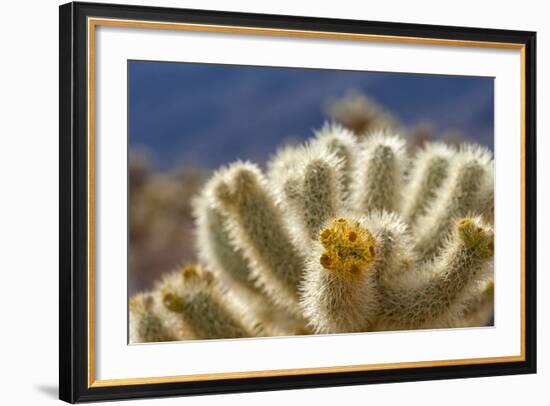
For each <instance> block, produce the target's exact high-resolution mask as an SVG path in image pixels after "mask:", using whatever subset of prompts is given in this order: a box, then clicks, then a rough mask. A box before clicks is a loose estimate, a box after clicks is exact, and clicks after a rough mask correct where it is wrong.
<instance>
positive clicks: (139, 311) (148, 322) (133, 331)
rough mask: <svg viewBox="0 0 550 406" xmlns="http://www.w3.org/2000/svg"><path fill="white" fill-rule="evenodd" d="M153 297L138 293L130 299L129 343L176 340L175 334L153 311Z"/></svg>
mask: <svg viewBox="0 0 550 406" xmlns="http://www.w3.org/2000/svg"><path fill="white" fill-rule="evenodd" d="M154 301H155V297H154V295H153V294H151V293H140V294H137V295H135V296H133V297H132V298H131V299H130V306H129V317H130V320H129V329H130V331H129V332H130V343H132V344H136V343H151V342H162V341H173V340H177V339H178V337H177V334H176V332H175V331H173V330H172V329H171V328H170V323H165V319H164V318H163V317H162V314H159V312H157V311H156V309H155V303H154Z"/></svg>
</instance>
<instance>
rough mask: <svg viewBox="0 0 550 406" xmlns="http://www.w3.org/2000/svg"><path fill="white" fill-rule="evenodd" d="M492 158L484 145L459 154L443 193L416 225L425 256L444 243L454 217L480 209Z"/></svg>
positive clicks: (421, 252) (464, 150)
mask: <svg viewBox="0 0 550 406" xmlns="http://www.w3.org/2000/svg"><path fill="white" fill-rule="evenodd" d="M490 162H491V155H490V153H489V152H488V151H487V150H485V149H482V148H470V147H464V148H463V149H462V150H461V151H460V152H459V153H458V154H457V155H456V156H455V158H454V159H453V165H452V166H451V168H450V175H449V178H448V179H447V180H446V181H445V184H444V186H443V187H442V188H441V193H440V194H439V196H438V197H437V198H436V199H435V200H434V201H433V202H432V203H431V204H430V207H429V208H428V209H427V211H426V214H424V215H423V216H420V217H419V218H418V221H417V222H416V223H415V225H414V230H413V231H414V234H415V239H416V250H417V252H418V253H419V255H420V256H421V257H422V258H425V259H427V258H430V257H432V256H433V255H435V254H436V253H437V251H438V250H439V249H440V248H441V247H442V246H443V244H444V242H445V238H446V237H447V235H448V234H449V233H450V231H451V230H452V224H453V221H455V220H456V219H457V218H461V217H463V216H466V215H468V214H469V213H471V212H477V205H478V202H479V198H480V191H481V187H482V184H483V179H484V178H485V177H486V176H487V171H489V170H490Z"/></svg>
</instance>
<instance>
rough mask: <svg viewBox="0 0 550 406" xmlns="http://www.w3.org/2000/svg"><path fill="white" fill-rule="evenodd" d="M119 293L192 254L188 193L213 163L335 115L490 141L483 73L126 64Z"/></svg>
mask: <svg viewBox="0 0 550 406" xmlns="http://www.w3.org/2000/svg"><path fill="white" fill-rule="evenodd" d="M128 96H129V113H128V114H129V117H128V122H129V187H130V190H129V195H130V201H129V213H130V214H129V216H130V221H129V242H130V245H129V258H128V260H129V269H128V294H129V295H133V294H135V293H137V292H139V291H142V290H146V289H149V288H151V287H152V284H153V282H154V281H155V280H156V279H158V277H159V276H160V275H161V274H162V273H164V272H169V271H172V270H173V269H174V268H176V267H178V266H179V265H181V264H183V263H187V262H192V261H194V260H195V255H194V253H193V251H194V250H193V240H194V238H193V220H192V212H191V199H192V197H193V196H194V195H195V194H196V193H197V192H198V190H199V189H200V187H201V185H202V184H203V183H204V181H205V180H206V179H207V178H208V177H209V175H210V174H211V172H212V171H213V170H215V169H216V168H217V167H219V166H221V165H224V164H227V163H229V162H232V161H234V160H236V159H242V160H247V159H248V160H252V161H254V162H256V163H258V164H260V165H262V166H263V165H264V164H265V162H266V161H267V160H268V159H269V157H270V156H271V155H272V154H274V153H275V151H276V149H277V148H278V147H280V146H282V145H284V144H288V143H299V142H302V141H303V140H306V139H308V138H310V137H311V136H312V135H313V130H315V129H319V128H321V127H322V125H323V123H324V122H326V121H327V120H328V121H336V122H339V123H341V124H343V125H344V126H346V127H348V128H349V129H351V130H353V131H354V133H355V134H356V135H357V137H361V136H362V135H363V134H364V133H365V132H368V131H369V130H370V129H375V128H380V127H390V128H393V129H395V130H396V131H398V132H400V133H401V134H402V135H403V136H405V137H407V138H409V144H410V145H411V153H414V149H416V148H418V147H420V146H422V144H423V143H424V142H426V141H428V140H433V139H441V140H443V141H445V142H447V143H450V144H457V143H460V142H464V141H473V142H477V143H479V144H482V145H485V146H486V147H488V148H490V149H493V139H494V137H493V113H494V110H493V97H494V93H493V78H482V77H464V76H448V75H445V76H444V75H421V74H407V73H387V72H357V71H341V70H318V69H303V68H270V67H253V66H235V65H213V64H190V63H169V62H149V61H130V62H129V95H128Z"/></svg>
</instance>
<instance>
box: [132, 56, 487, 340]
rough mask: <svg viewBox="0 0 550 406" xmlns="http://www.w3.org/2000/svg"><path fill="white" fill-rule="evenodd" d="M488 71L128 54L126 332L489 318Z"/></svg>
mask: <svg viewBox="0 0 550 406" xmlns="http://www.w3.org/2000/svg"><path fill="white" fill-rule="evenodd" d="M494 86H495V83H494V77H489V76H486V77H485V76H464V75H462V76H461V75H443V74H441V75H439V74H419V73H407V72H378V71H360V70H336V69H314V68H296V67H270V66H251V65H231V64H214V63H186V62H172V61H155V60H136V59H134V60H128V61H127V89H128V91H127V105H128V109H127V114H128V116H127V122H128V133H127V137H128V179H127V182H128V202H127V205H128V206H127V207H128V227H127V231H128V269H127V292H128V342H129V344H141V343H165V342H170V341H186V340H210V339H244V338H264V339H265V338H269V337H276V336H301V335H326V334H352V333H355V334H357V333H361V334H368V333H372V332H380V331H397V330H419V329H458V328H493V326H494V262H493V258H494V159H493V150H494V115H495V111H494V100H495V87H494Z"/></svg>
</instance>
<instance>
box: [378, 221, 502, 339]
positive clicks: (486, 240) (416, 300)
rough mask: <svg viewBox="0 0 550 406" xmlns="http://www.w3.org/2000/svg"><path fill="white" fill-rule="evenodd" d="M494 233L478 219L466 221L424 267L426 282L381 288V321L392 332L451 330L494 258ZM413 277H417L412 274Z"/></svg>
mask: <svg viewBox="0 0 550 406" xmlns="http://www.w3.org/2000/svg"><path fill="white" fill-rule="evenodd" d="M493 238H494V237H493V231H492V229H491V228H489V227H487V226H485V225H483V223H482V222H481V220H480V219H479V218H464V219H462V220H460V221H459V222H457V223H456V226H455V230H454V232H453V234H452V236H451V238H450V240H449V241H448V243H447V245H446V246H445V248H444V249H443V250H442V251H441V253H440V255H439V256H438V257H437V258H436V259H434V261H433V262H432V263H431V264H428V265H425V266H426V267H427V268H428V269H427V270H425V277H424V280H423V281H420V282H419V281H415V282H414V283H411V286H410V287H409V288H405V287H402V288H396V289H382V292H381V302H382V306H381V308H382V315H381V316H382V317H381V319H382V322H383V324H385V326H386V328H390V329H413V328H434V327H452V326H454V325H456V322H457V319H460V317H461V315H462V310H463V307H462V305H463V297H464V294H465V293H467V292H468V290H469V289H471V287H472V284H474V283H476V282H477V281H478V280H480V279H481V278H482V277H483V274H484V272H485V271H486V269H487V268H488V265H489V264H490V263H491V262H492V261H491V260H492V256H493ZM413 276H414V275H413Z"/></svg>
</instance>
